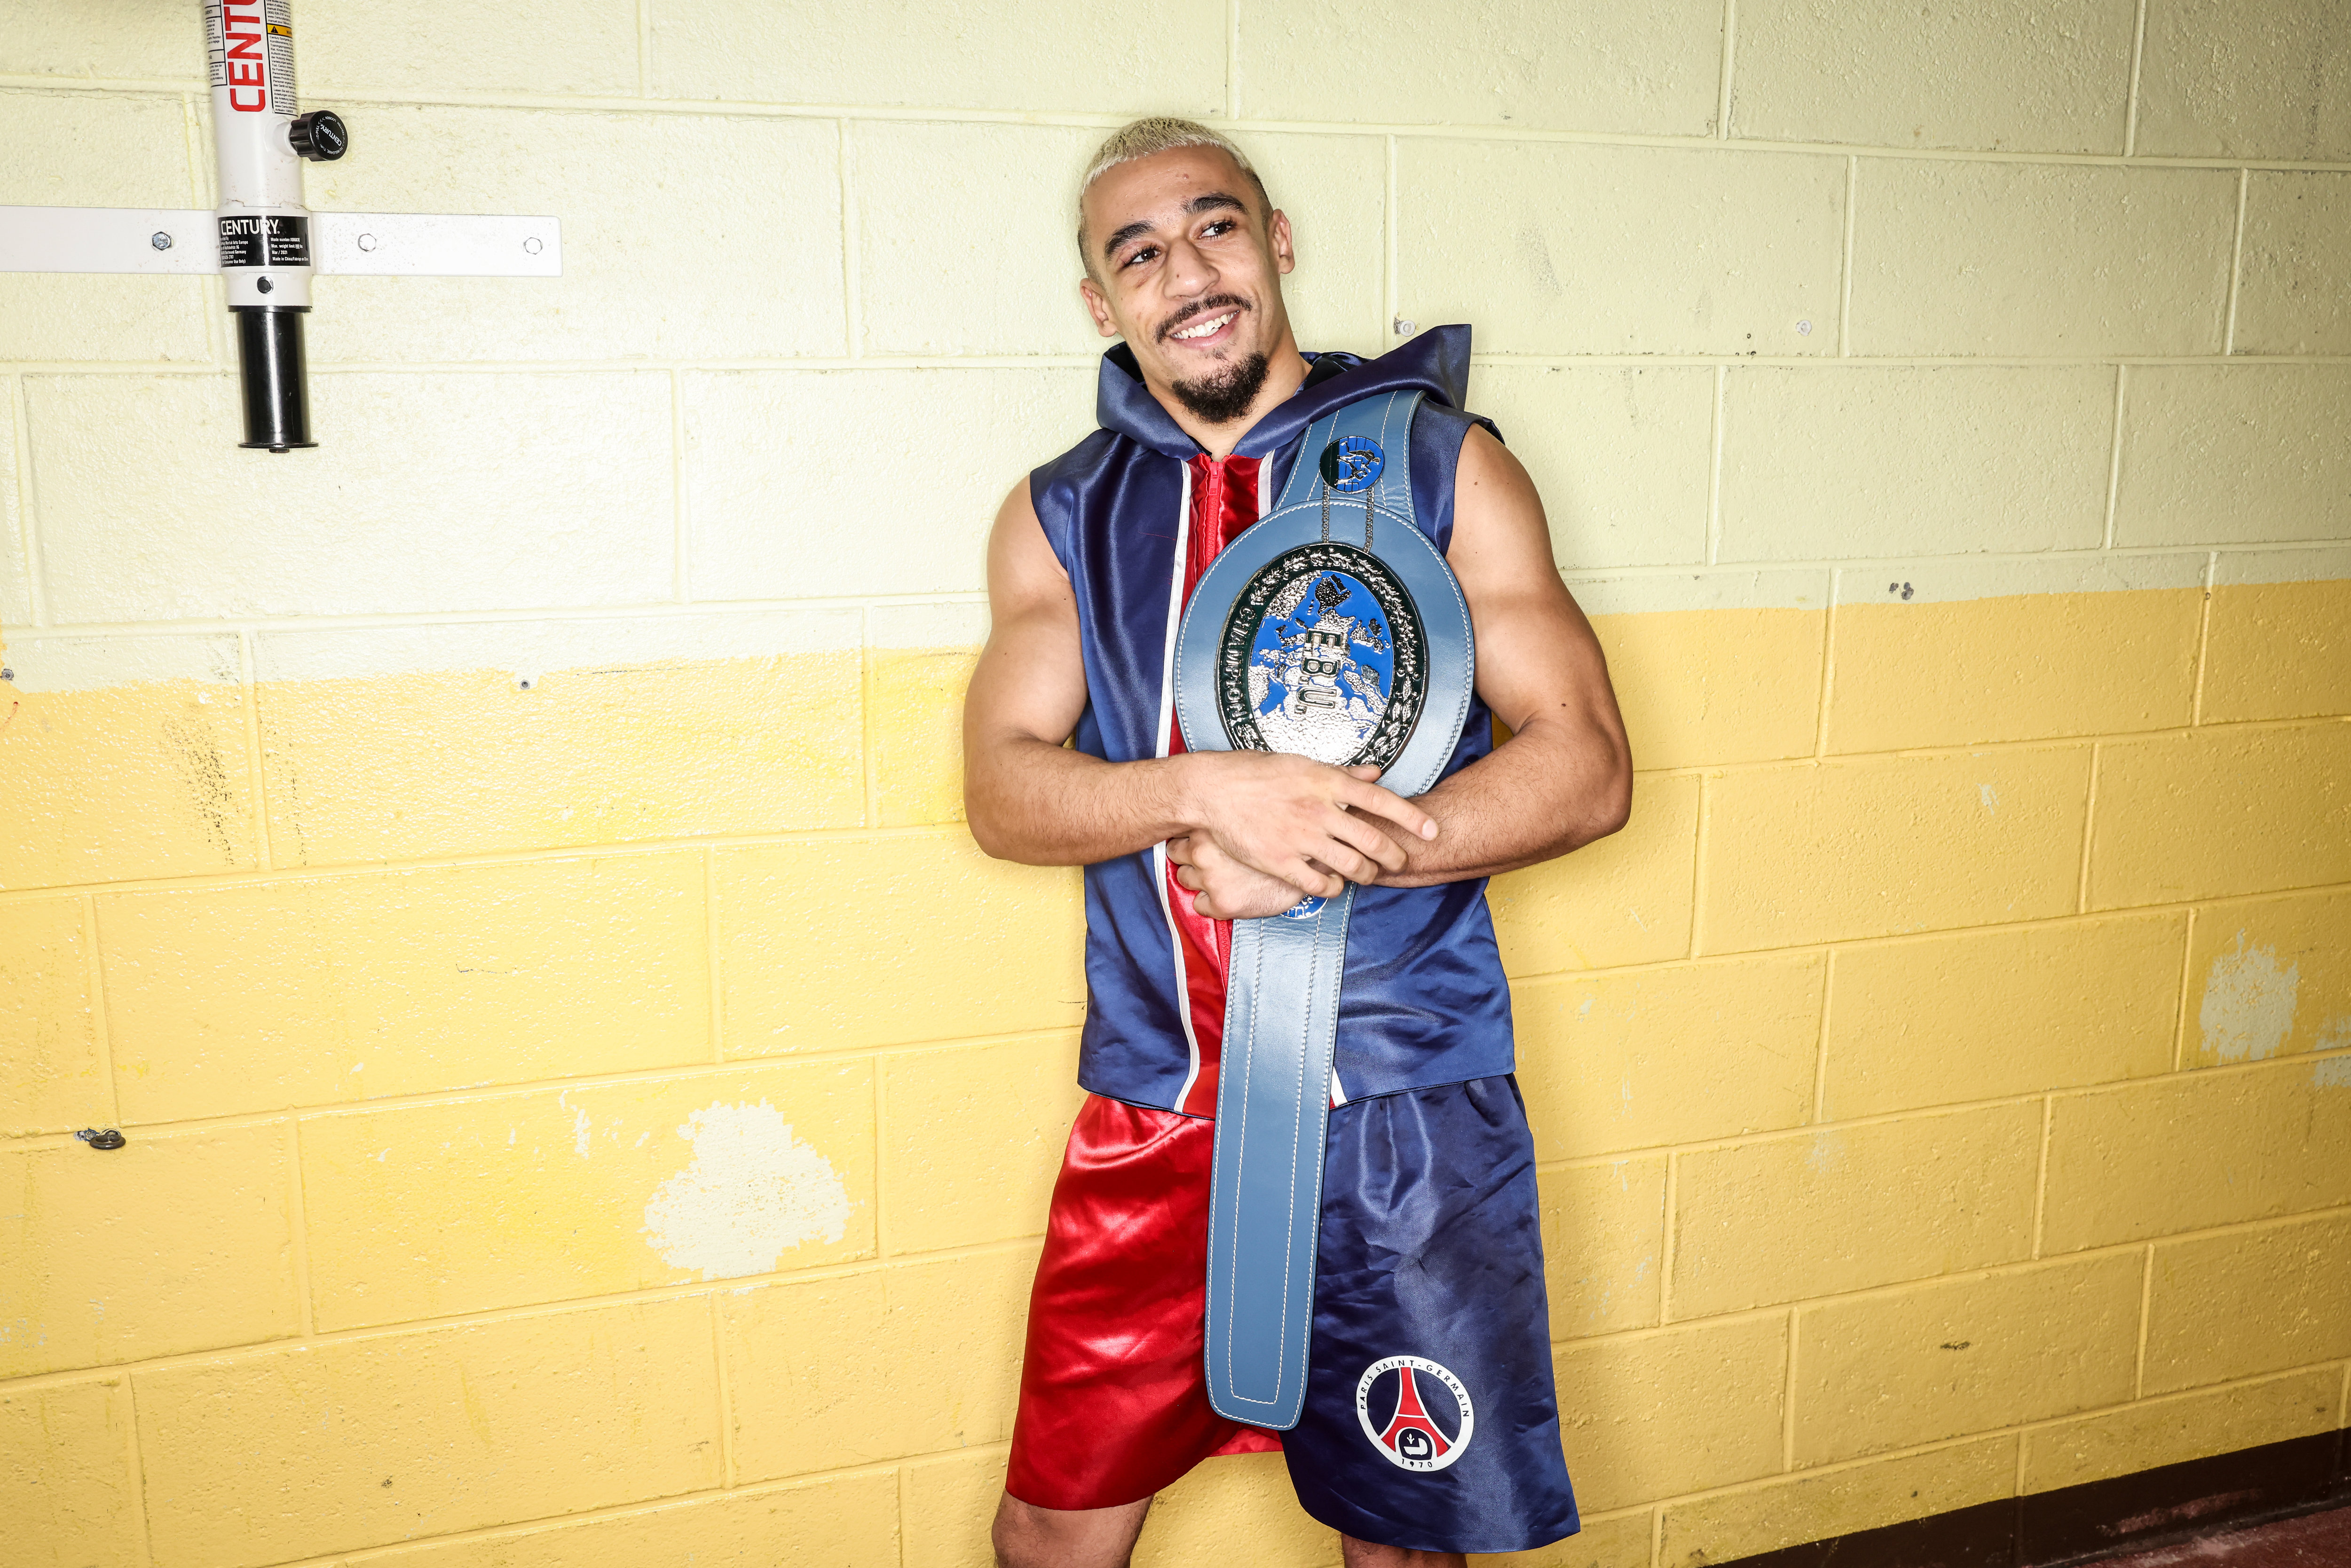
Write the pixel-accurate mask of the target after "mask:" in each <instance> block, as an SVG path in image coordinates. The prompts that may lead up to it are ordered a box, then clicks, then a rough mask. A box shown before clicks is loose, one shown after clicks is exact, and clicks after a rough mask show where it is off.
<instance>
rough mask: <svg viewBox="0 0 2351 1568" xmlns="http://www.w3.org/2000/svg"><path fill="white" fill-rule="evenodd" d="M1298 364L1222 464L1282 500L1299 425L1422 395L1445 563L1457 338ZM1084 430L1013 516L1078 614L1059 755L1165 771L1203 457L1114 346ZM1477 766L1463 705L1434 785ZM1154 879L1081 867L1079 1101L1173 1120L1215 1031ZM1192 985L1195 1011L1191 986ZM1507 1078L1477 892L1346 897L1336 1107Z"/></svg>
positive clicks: (1488, 730) (1140, 860)
mask: <svg viewBox="0 0 2351 1568" xmlns="http://www.w3.org/2000/svg"><path fill="white" fill-rule="evenodd" d="M1308 358H1310V359H1311V360H1312V361H1314V365H1315V370H1316V374H1315V375H1313V376H1312V377H1311V378H1310V380H1309V382H1308V384H1307V385H1306V386H1304V387H1303V388H1301V390H1300V391H1299V392H1297V393H1296V394H1295V395H1293V396H1292V397H1290V399H1289V400H1288V401H1287V402H1283V403H1281V404H1280V405H1279V406H1278V407H1276V408H1274V409H1272V410H1271V411H1270V412H1269V413H1267V414H1266V415H1265V417H1264V418H1262V419H1261V420H1259V422H1258V423H1257V424H1256V425H1255V426H1254V427H1253V428H1252V429H1251V430H1250V431H1249V434H1247V435H1246V436H1244V437H1243V438H1242V440H1241V441H1240V443H1239V444H1238V446H1237V447H1236V448H1235V455H1238V456H1255V457H1259V458H1261V459H1262V460H1263V461H1262V464H1261V467H1260V481H1259V483H1260V487H1261V493H1262V494H1263V496H1264V497H1267V498H1268V499H1270V497H1273V496H1274V495H1276V494H1278V493H1279V492H1280V486H1281V484H1282V481H1283V480H1284V479H1285V478H1286V477H1287V476H1288V475H1289V473H1290V465H1292V464H1293V463H1294V462H1296V461H1297V459H1298V455H1299V448H1300V446H1301V444H1302V443H1303V440H1304V437H1305V434H1306V428H1307V426H1308V425H1309V424H1311V423H1313V421H1314V420H1315V419H1317V418H1319V417H1321V416H1322V414H1325V413H1331V412H1332V411H1333V410H1335V409H1338V408H1342V407H1343V406H1345V405H1346V404H1348V403H1351V402H1355V401H1356V400H1358V399H1360V398H1364V397H1369V396H1372V395H1374V393H1383V392H1422V393H1425V394H1426V396H1425V398H1424V401H1423V402H1422V403H1421V405H1420V412H1419V415H1418V417H1417V418H1416V420H1415V422H1414V425H1413V432H1412V454H1411V458H1412V481H1413V486H1412V487H1413V499H1414V505H1415V509H1416V512H1417V514H1418V521H1419V525H1420V527H1421V528H1422V530H1423V531H1424V532H1426V534H1427V535H1428V537H1429V538H1430V539H1431V540H1432V541H1433V542H1434V543H1435V544H1436V546H1437V549H1439V550H1440V551H1442V550H1443V549H1446V548H1447V545H1448V543H1449V542H1450V540H1451V538H1452V532H1453V484H1454V474H1455V471H1456V469H1457V467H1458V463H1459V458H1460V452H1461V444H1462V442H1463V441H1464V440H1465V439H1466V438H1467V437H1468V433H1469V427H1470V426H1471V425H1472V424H1473V423H1478V424H1486V425H1487V428H1489V430H1490V429H1492V425H1491V424H1490V423H1489V422H1487V421H1484V420H1481V419H1478V418H1476V417H1475V416H1473V415H1470V414H1468V413H1463V412H1461V404H1462V402H1463V401H1464V395H1465V392H1466V388H1467V383H1468V371H1469V329H1468V328H1467V327H1440V328H1437V329H1433V330H1431V331H1427V332H1424V333H1422V334H1421V335H1420V336H1418V337H1416V338H1415V339H1413V340H1410V341H1409V342H1407V343H1405V344H1404V345H1403V346H1401V347H1399V348H1397V349H1395V350H1391V351H1390V352H1388V353H1386V354H1384V355H1382V356H1381V357H1380V358H1378V359H1376V360H1359V359H1357V358H1356V357H1355V356H1353V355H1351V354H1321V355H1310V356H1308ZM1334 362H1335V363H1336V364H1339V365H1341V366H1343V367H1344V368H1343V371H1341V373H1339V374H1336V375H1332V374H1329V373H1328V371H1326V370H1325V368H1324V367H1325V366H1326V365H1328V364H1331V363H1334ZM1095 415H1096V418H1097V419H1098V420H1099V421H1100V422H1101V425H1102V428H1101V429H1099V430H1097V431H1095V432H1094V433H1093V434H1092V435H1089V436H1088V437H1086V439H1085V440H1083V441H1081V442H1080V443H1079V444H1077V445H1076V446H1074V447H1072V448H1071V450H1070V451H1069V452H1067V453H1065V454H1063V455H1061V456H1060V457H1058V458H1056V459H1054V460H1053V461H1052V462H1050V463H1048V464H1046V465H1044V466H1042V467H1040V468H1039V469H1037V470H1035V471H1034V472H1033V473H1032V474H1031V475H1030V476H1029V497H1030V500H1031V501H1032V503H1033V504H1034V505H1035V507H1036V510H1037V517H1038V520H1039V521H1040V523H1042V524H1043V526H1044V530H1045V538H1046V539H1047V541H1048V542H1049V543H1050V545H1051V546H1052V549H1053V553H1054V554H1055V555H1056V556H1058V557H1059V558H1060V559H1061V566H1062V568H1063V570H1066V571H1067V572H1068V573H1069V577H1070V583H1071V588H1072V590H1073V591H1075V593H1076V596H1077V603H1078V621H1079V626H1080V632H1081V639H1082V651H1083V657H1084V662H1085V675H1086V707H1085V712H1084V714H1083V715H1082V716H1081V717H1080V719H1079V721H1078V727H1077V734H1076V745H1077V747H1078V748H1079V749H1080V750H1081V751H1084V752H1086V753H1088V754H1089V755H1092V756H1094V757H1099V758H1103V759H1105V760H1107V761H1112V762H1128V761H1134V760H1137V759H1140V758H1150V757H1155V756H1159V755H1163V751H1162V747H1163V745H1164V741H1163V737H1164V736H1165V734H1166V732H1167V727H1168V725H1169V724H1170V723H1171V722H1172V720H1171V713H1172V708H1173V706H1174V697H1173V695H1172V692H1171V691H1170V688H1169V683H1170V661H1171V658H1172V653H1173V648H1174V641H1173V634H1174V630H1175V628H1174V625H1173V624H1172V622H1173V621H1174V620H1175V619H1176V618H1177V617H1180V615H1181V613H1182V606H1181V604H1180V602H1179V601H1178V596H1179V595H1180V592H1181V588H1182V577H1181V574H1182V572H1183V571H1184V569H1185V563H1184V558H1183V552H1182V550H1181V549H1180V543H1181V540H1182V539H1183V538H1184V522H1185V517H1186V507H1187V505H1188V495H1187V491H1186V477H1187V473H1188V467H1187V465H1188V463H1189V460H1190V459H1192V458H1194V457H1196V456H1197V455H1200V448H1199V445H1198V444H1196V442H1194V441H1193V439H1192V438H1191V437H1190V436H1188V435H1186V434H1184V432H1183V430H1182V429H1181V428H1180V427H1178V426H1177V425H1176V423H1175V421H1174V420H1172V419H1170V418H1169V417H1168V415H1167V413H1166V411H1165V409H1163V408H1161V407H1160V406H1159V403H1158V402H1157V401H1156V400H1155V399H1154V398H1153V397H1152V396H1151V394H1150V392H1148V391H1147V390H1146V389H1145V388H1144V384H1143V380H1142V376H1141V374H1140V373H1139V372H1138V371H1137V370H1136V369H1135V366H1134V358H1133V355H1132V353H1131V352H1130V350H1128V349H1127V348H1126V347H1125V346H1124V345H1123V344H1122V345H1120V346H1119V347H1117V348H1114V349H1113V350H1111V351H1110V352H1108V353H1107V354H1104V355H1103V356H1102V372H1101V382H1100V390H1099V392H1098V394H1097V398H1096V404H1095ZM1491 749H1493V724H1492V718H1491V716H1490V715H1489V713H1488V711H1487V709H1486V706H1485V705H1484V704H1483V703H1482V702H1475V701H1473V702H1472V704H1471V706H1470V710H1469V717H1468V722H1467V724H1466V725H1465V726H1464V727H1463V730H1462V735H1461V741H1460V744H1459V745H1458V747H1456V748H1455V750H1454V754H1453V757H1452V759H1451V760H1450V761H1449V762H1448V763H1447V765H1446V768H1445V772H1446V775H1447V776H1448V777H1449V776H1450V775H1451V774H1453V773H1455V772H1457V771H1458V770H1459V769H1460V768H1464V767H1466V766H1468V764H1469V763H1471V762H1474V761H1476V760H1477V759H1478V758H1480V757H1483V756H1485V755H1486V754H1487V753H1488V752H1489V751H1490V750H1491ZM1160 864H1161V862H1159V861H1158V859H1157V856H1156V852H1155V851H1144V852H1138V853H1135V854H1131V855H1123V856H1121V857H1120V858H1119V859H1117V860H1113V861H1106V862H1102V863H1101V864H1098V865H1091V866H1088V867H1087V868H1086V871H1085V883H1086V990H1087V1005H1086V1021H1085V1031H1084V1035H1083V1038H1082V1040H1081V1044H1080V1047H1079V1064H1078V1082H1080V1083H1081V1085H1082V1086H1083V1087H1085V1088H1086V1089H1088V1090H1090V1091H1092V1092H1094V1093H1097V1094H1103V1095H1107V1096H1109V1097H1111V1098H1113V1099H1116V1100H1123V1101H1126V1102H1128V1103H1132V1104H1136V1105H1145V1106H1151V1107H1154V1108H1156V1109H1160V1110H1178V1109H1186V1108H1187V1107H1186V1100H1187V1095H1188V1094H1189V1092H1190V1091H1191V1090H1192V1088H1193V1086H1194V1085H1195V1084H1196V1082H1198V1081H1199V1079H1200V1075H1201V1069H1202V1061H1201V1052H1202V1050H1203V1044H1202V1042H1201V1041H1199V1040H1196V1039H1195V1038H1194V1035H1195V1033H1196V1032H1212V1031H1196V1030H1194V1029H1192V1028H1191V1027H1190V1026H1189V1019H1190V1018H1191V1017H1192V1014H1190V1013H1189V1012H1187V1010H1186V1009H1187V1001H1186V996H1187V992H1186V976H1185V974H1184V973H1183V972H1182V969H1181V966H1182V965H1183V964H1184V958H1183V957H1182V956H1181V952H1180V945H1179V944H1177V943H1176V942H1175V941H1174V940H1173V933H1172V925H1171V917H1170V915H1169V913H1168V910H1167V907H1166V904H1165V903H1164V902H1163V898H1162V894H1161V886H1162V884H1161V882H1160V880H1159V870H1160ZM1191 980H1192V989H1191V994H1192V995H1194V996H1196V995H1197V994H1198V991H1199V984H1200V981H1199V977H1196V976H1194V977H1191ZM1221 994H1222V991H1221V981H1220V980H1218V981H1217V996H1218V998H1221ZM1207 1049H1209V1050H1211V1051H1213V1050H1214V1042H1213V1041H1211V1042H1208V1045H1207ZM1512 1065H1513V1057H1512V1048H1511V1035H1510V988H1509V985H1508V983H1507V982H1506V981H1505V979H1504V978H1503V975H1502V965H1501V958H1500V956H1499V953H1498V952H1497V951H1496V948H1495V945H1494V926H1493V920H1492V917H1491V916H1490V915H1489V913H1488V911H1487V907H1486V884H1485V882H1484V880H1483V879H1479V880H1474V881H1468V882H1458V883H1445V884H1443V885H1440V886H1436V887H1417V888H1391V887H1367V888H1364V889H1362V890H1361V891H1360V892H1359V893H1358V894H1357V895H1356V901H1355V907H1354V916H1353V924H1352V926H1351V928H1350V930H1349V934H1348V941H1347V964H1346V970H1345V978H1344V980H1343V984H1342V988H1341V991H1340V998H1339V1027H1338V1040H1337V1059H1336V1063H1335V1073H1334V1075H1335V1078H1336V1082H1335V1083H1334V1084H1333V1085H1332V1098H1333V1099H1334V1101H1347V1100H1358V1099H1364V1098H1366V1097H1369V1096H1372V1095H1377V1094H1392V1093H1395V1092H1397V1091H1399V1090H1405V1089H1418V1088H1429V1087H1434V1086H1436V1085H1438V1084H1444V1083H1457V1082H1464V1081H1466V1080H1468V1079H1473V1078H1485V1077H1490V1076H1492V1075H1494V1074H1497V1073H1503V1072H1509V1071H1511V1070H1512ZM1195 1098H1196V1097H1195ZM1191 1108H1193V1109H1196V1108H1197V1107H1196V1103H1195V1104H1194V1105H1193V1106H1192V1107H1191Z"/></svg>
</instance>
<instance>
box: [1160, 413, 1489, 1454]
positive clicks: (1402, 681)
mask: <svg viewBox="0 0 2351 1568" xmlns="http://www.w3.org/2000/svg"><path fill="white" fill-rule="evenodd" d="M1421 397H1422V394H1421V393H1418V392H1392V393H1384V394H1381V395H1378V396H1374V397H1369V398H1365V399H1364V400H1362V401H1361V402H1353V403H1350V404H1348V405H1347V406H1345V407H1343V408H1342V409H1340V410H1339V411H1338V412H1337V413H1332V414H1328V415H1325V416H1324V417H1323V418H1322V419H1320V420H1317V421H1316V422H1315V423H1313V424H1312V425H1311V426H1310V427H1309V428H1308V430H1307V432H1306V437H1305V441H1304V443H1303V444H1302V445H1301V447H1300V450H1299V456H1298V460H1297V461H1296V462H1295V463H1294V464H1293V465H1291V468H1290V475H1289V477H1288V479H1287V480H1286V481H1285V482H1284V484H1283V486H1282V488H1281V492H1280V497H1279V498H1278V499H1277V500H1276V502H1275V504H1274V506H1273V508H1272V509H1271V510H1270V512H1268V513H1267V514H1266V516H1265V517H1264V518H1263V519H1262V520H1261V521H1259V522H1258V523H1257V524H1255V525H1254V526H1252V527H1251V528H1249V529H1248V530H1247V531H1246V532H1244V533H1243V534H1242V535H1241V536H1240V537H1239V538H1237V539H1235V540H1233V541H1232V542H1231V543H1230V544H1228V545H1227V546H1226V547H1225V548H1224V549H1222V550H1220V551H1218V552H1217V557H1216V559H1215V560H1213V561H1212V562H1210V563H1209V566H1208V569H1207V571H1206V572H1205V573H1203V574H1202V576H1201V579H1200V582H1199V586H1198V587H1197V588H1196V589H1195V590H1194V591H1193V594H1192V599H1191V601H1190V603H1189V604H1187V605H1186V608H1185V611H1184V618H1183V621H1182V623H1181V625H1180V627H1179V628H1178V630H1177V632H1176V639H1175V714H1176V718H1177V721H1178V722H1179V723H1180V724H1181V725H1182V726H1183V729H1184V744H1185V745H1186V747H1188V748H1189V749H1191V750H1194V751H1237V750H1253V751H1280V752H1289V753H1293V754H1296V755H1300V756H1305V757H1311V758H1315V759H1316V760H1317V761H1321V762H1327V763H1330V764H1331V765H1332V766H1333V767H1342V768H1343V767H1354V766H1362V765H1369V766H1373V767H1376V768H1381V769H1382V770H1383V771H1382V773H1381V776H1380V783H1381V784H1382V785H1383V786H1384V787H1385V788H1387V789H1393V790H1395V792H1396V793H1397V794H1399V795H1404V796H1413V795H1418V794H1421V793H1423V792H1424V791H1426V789H1428V788H1429V787H1430V786H1431V785H1433V784H1435V783H1436V782H1437V779H1438V778H1439V776H1440V775H1442V774H1443V772H1444V770H1445V765H1446V763H1447V761H1449V760H1450V759H1451V758H1452V756H1453V751H1454V747H1456V746H1457V745H1458V743H1459V740H1460V737H1461V728H1462V725H1463V723H1464V722H1465V721H1466V720H1467V718H1468V712H1469V701H1470V693H1471V690H1472V687H1473V685H1474V681H1475V672H1476V645H1475V641H1474V639H1473V637H1472V635H1471V632H1470V625H1469V607H1468V602H1467V601H1465V600H1464V599H1463V598H1462V596H1461V586H1460V584H1459V583H1458V582H1457V581H1455V580H1454V577H1453V572H1452V570H1451V569H1450V568H1449V567H1447V565H1446V563H1445V558H1444V556H1443V555H1442V554H1440V553H1439V552H1438V551H1437V547H1436V546H1435V545H1434V544H1432V543H1430V542H1429V539H1428V536H1427V535H1426V534H1425V533H1423V532H1422V531H1421V529H1420V527H1419V525H1418V521H1417V517H1416V509H1415V507H1414V503H1413V493H1412V472H1411V450H1412V422H1413V416H1414V414H1415V413H1416V412H1417V411H1418V409H1419V406H1420V402H1421ZM1354 902H1355V889H1354V887H1353V885H1352V884H1350V885H1349V886H1347V887H1346V888H1345V889H1344V890H1343V891H1342V892H1341V893H1339V894H1336V895H1335V896H1333V897H1331V898H1312V897H1309V898H1302V899H1301V900H1299V902H1298V903H1297V904H1295V905H1294V906H1292V907H1291V908H1290V909H1288V910H1285V911H1284V912H1282V913H1281V914H1280V915H1270V916H1268V917H1266V918H1264V919H1261V920H1236V921H1234V922H1233V942H1232V967H1231V970H1230V975H1229V980H1228V987H1227V991H1226V1000H1225V1032H1224V1056H1223V1064H1222V1068H1221V1071H1220V1073H1219V1076H1218V1080H1217V1131H1216V1147H1215V1154H1214V1158H1213V1163H1212V1172H1211V1176H1210V1178H1209V1188H1208V1280H1207V1375H1208V1402H1209V1404H1210V1405H1211V1406H1213V1407H1214V1408H1215V1409H1216V1411H1217V1414H1218V1415H1220V1416H1224V1417H1225V1418H1226V1419H1228V1420H1232V1421H1242V1422H1247V1423H1248V1424H1249V1425H1251V1426H1255V1427H1269V1428H1271V1429H1273V1430H1276V1431H1286V1430H1288V1429H1289V1428H1290V1427H1294V1426H1296V1425H1297V1424H1298V1418H1299V1415H1300V1413H1301V1410H1302V1409H1303V1407H1304V1405H1305V1399H1306V1354H1307V1348H1308V1345H1309V1343H1310V1341H1311V1336H1312V1332H1313V1325H1314V1256H1315V1244H1316V1240H1317V1237H1318V1233H1319V1230H1320V1227H1321V1219H1322V1159H1323V1145H1324V1139H1325V1136H1326V1134H1328V1132H1329V1119H1330V1110H1331V1101H1332V1085H1333V1082H1334V1079H1333V1076H1332V1059H1333V1053H1334V1050H1335V1047H1336V1043H1337V1035H1338V1022H1339V993H1340V986H1341V982H1342V980H1343V977H1344V971H1345V967H1346V952H1347V922H1348V919H1349V917H1350V916H1351V915H1352V914H1353V909H1354Z"/></svg>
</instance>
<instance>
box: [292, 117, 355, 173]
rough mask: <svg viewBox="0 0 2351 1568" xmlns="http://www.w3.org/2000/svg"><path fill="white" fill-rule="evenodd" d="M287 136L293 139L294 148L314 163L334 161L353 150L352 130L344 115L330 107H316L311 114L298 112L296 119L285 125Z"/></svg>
mask: <svg viewBox="0 0 2351 1568" xmlns="http://www.w3.org/2000/svg"><path fill="white" fill-rule="evenodd" d="M286 139H287V141H291V142H293V143H294V151H295V152H299V153H300V154H302V156H303V157H305V158H308V160H310V162H313V163H331V162H334V161H335V160H336V159H338V158H340V157H341V156H342V155H343V154H344V153H346V152H350V150H351V133H350V128H348V127H347V126H345V125H344V124H343V120H342V116H340V115H339V114H337V113H336V112H335V111H334V110H331V109H314V110H311V111H310V112H309V113H308V114H303V115H297V116H296V117H295V120H294V123H293V124H291V125H289V126H287V128H286Z"/></svg>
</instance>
